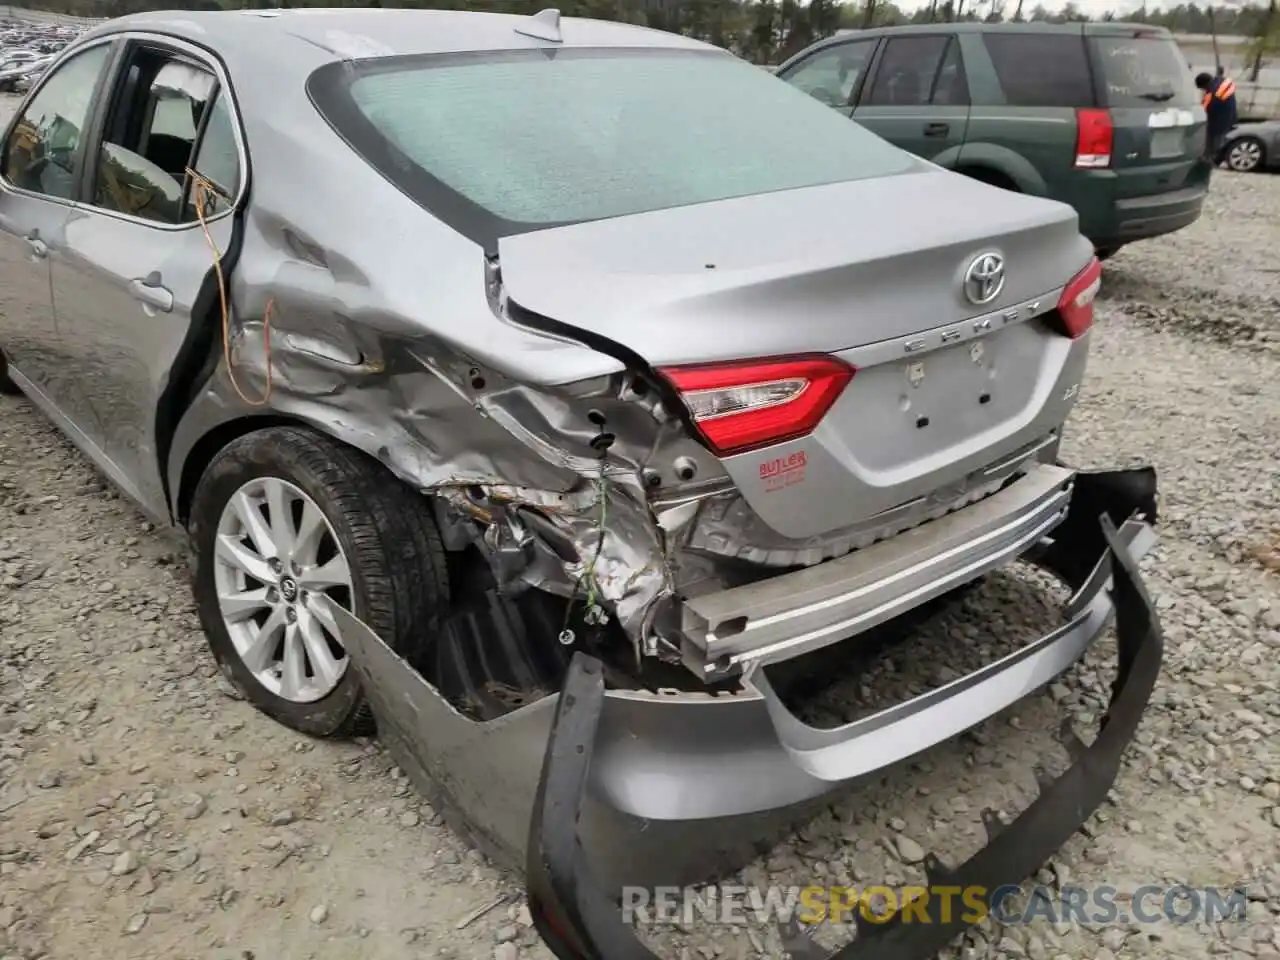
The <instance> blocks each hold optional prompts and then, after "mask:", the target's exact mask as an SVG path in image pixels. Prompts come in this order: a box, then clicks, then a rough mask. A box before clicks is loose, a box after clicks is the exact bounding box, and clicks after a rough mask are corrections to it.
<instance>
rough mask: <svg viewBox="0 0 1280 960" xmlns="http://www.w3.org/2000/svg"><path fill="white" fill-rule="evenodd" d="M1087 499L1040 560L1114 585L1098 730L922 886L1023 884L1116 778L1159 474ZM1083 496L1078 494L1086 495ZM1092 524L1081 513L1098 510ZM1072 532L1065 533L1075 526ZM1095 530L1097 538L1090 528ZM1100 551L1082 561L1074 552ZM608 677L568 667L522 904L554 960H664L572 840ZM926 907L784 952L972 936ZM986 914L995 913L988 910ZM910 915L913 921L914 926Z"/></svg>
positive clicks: (576, 664) (1067, 731) (1153, 660)
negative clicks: (1130, 536) (848, 936)
mask: <svg viewBox="0 0 1280 960" xmlns="http://www.w3.org/2000/svg"><path fill="white" fill-rule="evenodd" d="M1078 482H1080V483H1081V484H1082V485H1083V488H1084V489H1078V490H1077V497H1075V498H1073V500H1074V501H1076V502H1073V504H1072V506H1073V507H1074V508H1077V509H1073V510H1071V511H1070V512H1071V514H1074V516H1071V517H1069V518H1068V521H1066V522H1064V524H1063V528H1064V529H1062V533H1063V535H1062V536H1061V538H1059V539H1057V540H1056V542H1055V543H1054V544H1053V545H1051V546H1050V547H1049V548H1048V549H1047V550H1046V551H1045V552H1044V554H1043V555H1042V556H1041V558H1040V561H1041V562H1042V563H1043V564H1044V565H1045V566H1047V567H1049V568H1050V569H1053V570H1054V571H1055V572H1057V573H1059V574H1060V575H1061V576H1062V578H1063V579H1064V580H1065V581H1066V582H1067V583H1068V584H1070V585H1072V586H1074V587H1075V588H1076V589H1077V591H1079V590H1081V589H1083V588H1084V587H1085V585H1086V583H1087V582H1088V581H1090V580H1094V581H1095V582H1096V580H1097V579H1098V577H1099V576H1100V575H1101V570H1102V569H1106V570H1108V571H1109V574H1110V577H1109V579H1110V594H1111V601H1112V605H1113V607H1114V614H1115V620H1116V635H1117V660H1118V669H1117V674H1116V679H1115V682H1114V684H1113V686H1112V696H1111V701H1110V704H1109V706H1108V709H1107V713H1106V715H1105V716H1104V718H1103V720H1102V724H1101V729H1100V731H1099V733H1098V735H1097V737H1096V738H1095V739H1094V741H1093V743H1092V744H1090V745H1087V746H1086V745H1085V744H1084V743H1083V742H1082V741H1081V740H1080V739H1079V737H1078V736H1076V734H1075V733H1074V732H1073V731H1072V730H1071V728H1070V726H1069V724H1064V726H1063V728H1062V729H1061V730H1060V731H1059V738H1060V739H1061V741H1062V742H1063V744H1064V745H1065V746H1066V747H1067V750H1068V752H1069V754H1070V756H1071V761H1072V762H1071V765H1070V766H1069V767H1068V768H1067V770H1066V771H1065V772H1064V773H1063V774H1062V775H1061V776H1059V777H1057V778H1050V777H1049V776H1048V775H1047V774H1045V773H1044V772H1043V771H1040V770H1037V771H1036V774H1037V781H1038V783H1039V787H1040V791H1039V795H1038V796H1037V798H1036V800H1035V801H1033V802H1032V804H1031V805H1030V806H1029V807H1027V809H1026V810H1024V811H1023V812H1022V814H1020V815H1019V816H1018V817H1017V818H1016V819H1015V820H1013V821H1012V822H1011V823H1008V824H1005V823H1003V822H1002V821H1000V819H999V818H998V817H997V816H996V815H995V814H994V813H992V812H990V811H987V812H984V815H983V822H984V825H985V826H986V829H987V835H988V842H987V844H986V845H985V846H984V847H982V848H981V849H980V850H979V851H978V852H977V853H976V854H974V855H973V856H972V857H970V858H969V859H968V860H967V861H965V862H964V863H962V864H960V865H958V866H955V867H950V866H947V865H945V864H943V863H942V861H941V860H939V858H938V857H936V856H935V855H933V854H930V855H929V856H928V857H927V858H926V859H925V862H924V866H925V870H926V873H927V877H928V881H927V882H928V885H929V886H930V887H934V886H940V885H946V886H959V887H982V888H985V890H986V891H995V890H999V889H1001V888H1002V887H1005V888H1007V887H1010V886H1014V885H1018V884H1021V883H1023V882H1024V881H1025V880H1026V879H1027V878H1028V877H1030V876H1032V875H1033V874H1034V873H1035V871H1036V870H1037V869H1039V868H1040V866H1042V865H1043V863H1044V862H1045V861H1046V860H1048V859H1049V858H1050V857H1051V856H1052V855H1053V854H1054V853H1056V852H1057V850H1058V849H1059V848H1060V847H1061V846H1062V845H1063V844H1064V843H1065V842H1066V841H1067V840H1068V839H1069V838H1070V837H1071V836H1072V834H1074V833H1075V832H1076V830H1077V829H1079V827H1080V826H1081V825H1083V823H1084V822H1085V821H1086V820H1087V819H1088V818H1089V817H1090V816H1091V815H1092V814H1093V812H1094V811H1095V810H1097V809H1098V807H1099V806H1101V804H1102V802H1103V801H1104V800H1105V799H1106V797H1107V794H1108V792H1109V791H1110V790H1111V787H1112V785H1113V784H1114V782H1115V780H1116V777H1117V776H1118V774H1119V769H1120V764H1121V760H1122V758H1123V755H1124V752H1125V749H1126V748H1127V746H1128V745H1129V743H1130V741H1131V740H1132V739H1133V736H1134V734H1135V733H1136V731H1137V728H1138V726H1139V724H1140V723H1141V721H1142V717H1143V715H1144V713H1145V711H1146V706H1147V703H1148V702H1149V700H1150V697H1151V693H1152V691H1153V689H1154V687H1155V683H1156V680H1157V679H1158V677H1159V673H1160V668H1161V663H1162V660H1163V651H1164V639H1163V634H1162V631H1161V628H1160V623H1159V619H1158V617H1157V614H1156V609H1155V605H1154V603H1153V602H1152V599H1151V597H1150V595H1149V593H1148V592H1147V589H1146V587H1145V585H1144V583H1143V581H1142V579H1141V577H1140V575H1139V572H1138V569H1137V561H1136V560H1135V559H1134V557H1133V556H1132V555H1131V553H1130V550H1129V547H1128V545H1127V544H1126V543H1125V538H1123V537H1122V536H1121V535H1120V534H1119V532H1118V531H1117V528H1116V524H1117V523H1123V522H1124V520H1125V519H1127V518H1129V517H1131V516H1143V515H1145V519H1146V520H1147V521H1149V522H1150V523H1154V522H1155V497H1156V493H1155V472H1154V470H1152V469H1151V468H1149V467H1148V468H1140V469H1138V470H1130V471H1114V472H1099V473H1092V474H1088V473H1082V474H1079V475H1078ZM1082 494H1083V495H1082ZM1095 507H1097V508H1099V509H1098V510H1097V511H1096V512H1093V514H1092V517H1093V518H1098V519H1097V520H1096V521H1095V520H1094V519H1092V518H1090V517H1089V513H1090V512H1091V511H1093V510H1094V508H1095ZM1072 521H1074V523H1072ZM1094 522H1097V523H1098V526H1097V527H1094V526H1093V523H1094ZM1091 547H1098V548H1100V549H1097V550H1096V551H1094V552H1093V553H1092V557H1094V558H1099V557H1100V559H1094V560H1092V561H1091V560H1089V559H1088V557H1089V554H1085V555H1084V556H1081V549H1082V548H1085V549H1088V548H1091ZM604 700H605V697H604V678H603V668H602V665H601V663H600V662H599V661H598V660H595V659H594V658H592V657H589V656H587V655H585V654H582V653H579V654H577V655H575V657H574V659H573V662H572V663H571V665H570V668H569V673H568V676H567V677H566V680H565V684H564V687H563V690H562V695H561V697H560V701H559V703H558V705H557V709H556V714H555V719H554V722H553V726H552V729H551V735H550V737H549V738H548V741H547V749H546V753H545V755H544V758H543V767H542V776H541V779H540V781H539V784H538V789H537V793H536V795H535V798H534V807H533V816H532V821H531V824H530V833H529V842H528V857H527V862H526V866H525V877H526V884H527V897H528V903H529V909H530V912H531V915H532V917H533V920H534V925H535V927H536V928H537V930H538V932H539V934H540V935H541V936H542V938H543V940H544V941H545V942H546V944H547V946H548V947H549V948H550V949H551V952H552V953H553V954H554V955H555V956H556V957H558V958H560V960H660V958H658V957H657V955H656V954H654V953H653V952H652V951H650V950H649V949H648V948H647V947H645V946H644V945H643V943H641V941H640V940H639V938H638V937H637V936H636V934H635V933H634V932H633V931H632V929H631V928H630V927H628V926H627V925H626V924H625V923H624V922H623V920H622V917H621V914H620V912H619V910H618V907H617V906H616V904H614V903H613V902H612V901H611V899H610V898H609V896H608V895H607V893H606V891H605V890H604V889H603V888H602V887H601V886H600V885H599V884H598V883H596V882H595V880H594V877H593V872H592V868H591V865H590V863H589V860H588V858H587V855H586V851H585V849H584V847H583V845H582V842H581V840H580V838H579V836H578V819H579V815H580V813H581V810H582V806H583V802H584V799H585V795H586V790H587V782H588V771H589V767H590V763H591V755H592V748H593V745H594V737H595V732H596V727H597V724H598V723H599V720H600V716H601V713H602V710H603V706H604ZM939 902H940V901H938V900H937V899H936V898H934V899H931V900H929V901H927V902H926V903H925V905H924V912H925V914H926V915H927V916H928V918H929V922H927V923H921V922H914V923H904V922H902V917H901V916H898V917H895V918H893V919H892V920H890V921H888V922H877V923H871V922H867V921H865V920H864V918H862V917H858V919H857V930H858V933H857V937H856V938H855V939H854V940H853V941H852V942H851V943H849V944H847V945H846V946H844V947H842V948H840V949H838V950H836V951H834V952H827V951H824V950H823V949H822V948H820V947H818V946H817V945H816V944H815V943H814V942H813V941H811V940H807V939H806V938H803V937H801V938H800V939H799V941H798V942H796V943H793V944H792V945H791V946H790V947H789V949H790V951H791V953H792V956H794V957H803V958H804V960H862V958H868V960H869V958H873V957H874V958H875V960H922V958H925V957H929V956H932V955H934V954H936V953H937V951H939V950H940V949H942V948H944V947H945V946H947V944H948V943H950V942H951V940H952V939H953V938H954V937H955V936H957V935H959V934H961V933H963V932H964V930H965V929H967V928H968V927H967V924H966V923H965V922H964V920H963V919H962V918H961V917H959V916H955V915H954V914H955V913H956V912H955V911H948V912H949V913H951V914H952V915H951V916H946V917H944V916H941V915H939V913H938V906H937V905H938V903H939ZM989 905H990V904H989ZM918 915H919V913H917V916H918Z"/></svg>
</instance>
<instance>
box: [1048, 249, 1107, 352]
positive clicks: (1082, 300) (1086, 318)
mask: <svg viewBox="0 0 1280 960" xmlns="http://www.w3.org/2000/svg"><path fill="white" fill-rule="evenodd" d="M1101 287H1102V264H1101V263H1099V262H1098V258H1097V257H1094V258H1093V259H1092V260H1090V261H1089V265H1088V266H1087V267H1085V268H1084V269H1083V270H1081V271H1080V272H1079V273H1077V274H1076V275H1075V276H1074V277H1072V278H1071V281H1070V282H1069V283H1068V284H1067V285H1066V287H1064V288H1063V290H1062V298H1061V299H1060V300H1058V317H1059V319H1060V322H1061V325H1062V332H1063V333H1065V334H1066V335H1067V336H1069V337H1070V338H1071V339H1072V340H1074V339H1076V338H1077V337H1079V336H1082V335H1083V334H1084V333H1085V331H1087V330H1088V329H1089V328H1090V327H1092V326H1093V301H1094V300H1096V299H1097V297H1098V290H1099V289H1100V288H1101Z"/></svg>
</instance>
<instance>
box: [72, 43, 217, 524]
mask: <svg viewBox="0 0 1280 960" xmlns="http://www.w3.org/2000/svg"><path fill="white" fill-rule="evenodd" d="M116 84H117V92H116V95H115V97H114V98H113V99H112V100H111V101H109V102H111V103H112V104H113V108H112V111H111V112H110V113H109V114H108V115H106V116H105V117H104V118H103V123H102V124H101V135H100V137H99V138H98V140H97V142H95V144H94V145H93V146H94V152H93V158H94V164H93V166H92V168H91V170H90V171H89V175H88V176H87V177H86V179H85V191H86V195H85V198H84V199H85V201H86V202H85V203H83V204H82V205H81V206H79V207H77V209H76V210H75V212H73V213H72V215H71V217H70V218H69V219H68V221H67V224H66V228H65V258H64V260H63V261H62V262H59V263H57V264H55V266H54V270H53V296H54V305H55V308H56V310H57V312H58V321H59V327H60V331H61V333H62V337H63V342H64V345H65V350H66V352H67V355H68V358H69V364H70V366H71V367H72V369H73V370H74V372H75V375H76V377H77V378H78V379H79V381H80V384H81V394H82V396H83V397H84V399H85V401H86V403H87V405H88V406H89V407H90V408H91V409H89V410H87V411H85V413H84V416H85V417H86V418H92V421H93V423H94V427H93V429H94V431H95V434H96V436H95V440H96V442H97V443H98V445H99V446H100V447H101V449H102V451H103V452H104V454H105V456H106V458H107V459H108V460H109V461H110V463H111V465H112V466H113V467H114V468H115V470H116V471H118V474H119V476H118V477H117V479H118V481H119V482H120V483H121V485H122V486H123V487H124V488H125V489H126V490H127V491H128V492H129V493H131V494H132V495H133V496H134V498H135V499H136V500H138V501H139V503H140V504H141V505H142V506H143V508H144V509H146V510H147V511H148V512H149V513H151V514H153V515H155V516H157V517H167V516H168V505H167V498H166V496H165V486H164V483H163V482H162V479H161V478H162V475H163V466H162V464H161V463H160V460H161V458H162V455H163V452H164V449H163V448H164V443H163V441H162V440H161V434H162V432H163V429H164V424H165V423H166V422H167V421H166V418H165V412H164V410H163V409H162V408H163V407H164V404H165V397H166V390H167V389H168V388H169V386H170V374H171V372H172V370H173V366H174V362H175V360H176V358H177V357H178V355H179V353H180V351H181V350H182V347H183V345H184V344H185V343H186V342H187V341H188V337H189V335H191V334H192V332H193V331H192V324H193V320H192V308H193V305H194V303H195V301H196V298H197V295H198V293H199V291H200V288H201V285H202V284H203V282H204V280H205V277H206V275H208V274H209V273H210V272H211V270H213V268H214V264H215V262H216V261H217V262H220V259H221V256H222V253H223V251H225V250H226V249H227V247H228V245H229V243H230V241H231V231H232V217H231V216H230V214H231V211H232V207H233V203H234V198H235V197H236V196H237V194H238V191H239V188H240V181H241V171H240V162H239V157H240V152H239V142H238V140H237V134H236V125H235V123H234V122H233V119H232V113H231V109H232V108H231V104H230V101H229V98H228V97H227V96H226V95H225V94H223V93H222V92H221V86H220V82H219V76H218V73H217V71H216V68H215V67H214V66H213V65H212V64H211V63H210V62H208V61H207V60H205V59H204V56H203V55H202V54H200V53H199V52H197V51H194V50H188V49H186V48H185V47H179V46H178V45H176V43H175V42H174V41H169V40H160V39H159V38H156V39H155V40H152V39H145V40H144V39H142V38H132V39H130V41H129V45H128V47H127V48H126V51H125V56H124V60H123V63H122V67H121V69H120V70H119V72H118V74H117V80H116ZM192 170H194V171H195V172H196V173H197V174H198V176H197V177H193V176H192V175H191V173H190V171H192ZM197 322H200V323H206V322H218V318H216V317H213V318H211V317H209V316H203V317H200V318H199V319H198V321H197ZM175 386H179V387H180V386H182V385H175Z"/></svg>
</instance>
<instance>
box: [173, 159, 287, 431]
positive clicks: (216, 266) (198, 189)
mask: <svg viewBox="0 0 1280 960" xmlns="http://www.w3.org/2000/svg"><path fill="white" fill-rule="evenodd" d="M187 176H189V177H191V180H192V186H193V188H194V190H195V202H196V219H197V220H199V221H200V229H201V230H202V231H204V239H205V242H206V243H208V244H209V250H210V251H211V252H212V253H213V272H214V274H215V275H216V276H217V278H218V299H219V302H220V304H221V306H222V358H223V360H224V361H225V362H226V364H227V379H229V380H230V381H231V386H232V388H233V389H234V390H235V392H236V393H237V394H239V396H240V399H241V400H243V401H244V402H245V403H247V404H248V405H249V406H251V407H263V406H266V405H267V403H269V402H270V400H271V388H272V377H271V308H272V307H273V306H275V302H276V301H275V297H271V298H270V299H269V300H267V306H266V309H265V310H263V311H262V349H263V354H264V357H265V360H266V365H267V387H266V390H265V392H264V393H263V395H262V399H260V400H253V399H250V398H249V397H247V396H245V393H244V391H243V390H241V389H240V384H239V383H237V382H236V372H235V364H233V363H232V362H231V306H230V304H229V303H228V302H227V282H226V277H225V276H224V275H223V272H222V251H221V250H219V249H218V244H217V242H216V241H215V240H214V239H213V235H212V234H211V233H210V232H209V223H208V220H207V218H206V217H205V209H204V201H205V192H206V191H208V192H209V193H216V192H217V188H216V187H215V186H214V185H213V184H212V183H210V182H209V181H208V180H206V179H205V178H204V177H202V176H200V174H198V173H196V172H195V171H194V170H192V169H191V168H190V167H187Z"/></svg>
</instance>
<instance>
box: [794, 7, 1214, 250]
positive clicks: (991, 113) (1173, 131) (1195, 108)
mask: <svg viewBox="0 0 1280 960" xmlns="http://www.w3.org/2000/svg"><path fill="white" fill-rule="evenodd" d="M777 76H778V77H779V78H781V79H782V80H784V81H785V82H787V83H790V84H793V85H795V86H796V87H798V88H799V89H801V90H804V91H805V92H806V93H809V94H810V95H811V96H814V97H816V98H818V99H820V100H821V101H823V102H824V103H827V104H828V105H830V106H831V107H832V108H833V109H835V110H839V111H841V112H843V113H847V114H848V115H849V116H850V117H852V118H853V119H854V120H856V121H857V122H858V123H860V124H862V125H863V126H865V127H867V128H868V129H870V130H872V131H874V132H875V133H877V134H879V135H880V136H881V137H883V138H884V139H886V140H888V141H890V142H891V143H894V144H896V145H897V146H899V147H902V148H903V149H904V150H909V151H910V152H911V153H914V154H916V155H918V156H920V157H923V158H924V159H926V160H930V161H932V162H933V163H936V164H938V165H939V166H943V167H946V168H948V169H951V170H955V171H956V172H958V173H964V174H967V175H968V176H971V177H974V178H976V179H979V180H983V181H986V182H988V183H991V184H994V185H996V186H1000V187H1004V188H1006V189H1009V190H1018V191H1020V192H1023V193H1030V194H1036V195H1039V196H1044V197H1049V198H1051V199H1054V200H1060V201H1062V202H1063V203H1067V204H1070V205H1071V206H1072V207H1074V208H1075V210H1076V212H1077V213H1078V214H1079V217H1080V232H1081V233H1082V234H1084V235H1085V236H1086V237H1088V238H1089V239H1090V240H1091V241H1093V244H1094V246H1095V247H1096V248H1097V250H1098V254H1099V256H1101V257H1103V258H1105V257H1108V256H1110V255H1111V254H1113V253H1115V251H1116V250H1118V249H1119V248H1120V247H1121V246H1123V245H1124V244H1126V243H1131V242H1132V241H1134V240H1142V239H1146V238H1148V237H1156V236H1160V235H1161V234H1165V233H1171V232H1173V231H1175V230H1180V229H1181V228H1183V227H1185V226H1188V225H1189V224H1191V223H1194V222H1195V221H1196V220H1197V219H1198V218H1199V216H1200V210H1201V207H1202V206H1203V204H1204V199H1205V196H1206V194H1207V193H1208V189H1209V177H1210V173H1211V172H1212V169H1213V165H1212V163H1211V162H1210V160H1209V159H1208V158H1207V157H1206V156H1205V114H1204V109H1203V108H1202V107H1201V103H1200V94H1199V91H1198V90H1197V89H1196V87H1195V82H1194V80H1193V78H1192V74H1191V71H1190V69H1189V68H1188V66H1187V63H1186V61H1185V60H1184V58H1183V56H1182V53H1181V51H1180V50H1179V49H1178V46H1177V44H1176V43H1175V42H1174V39H1173V35H1172V34H1171V33H1170V32H1169V31H1168V30H1165V29H1164V28H1161V27H1151V26H1146V25H1145V24H1137V23H1066V24H1049V23H936V24H927V25H919V26H909V27H884V28H879V29H871V30H855V31H848V32H845V33H841V34H838V35H836V36H834V37H831V38H830V39H827V40H823V41H820V42H818V43H816V44H813V45H812V46H810V47H808V48H807V49H805V50H802V51H801V52H800V53H798V54H796V55H795V56H794V57H791V58H790V59H789V60H787V61H786V62H785V63H783V64H782V65H781V66H780V67H779V68H778V70H777Z"/></svg>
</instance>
